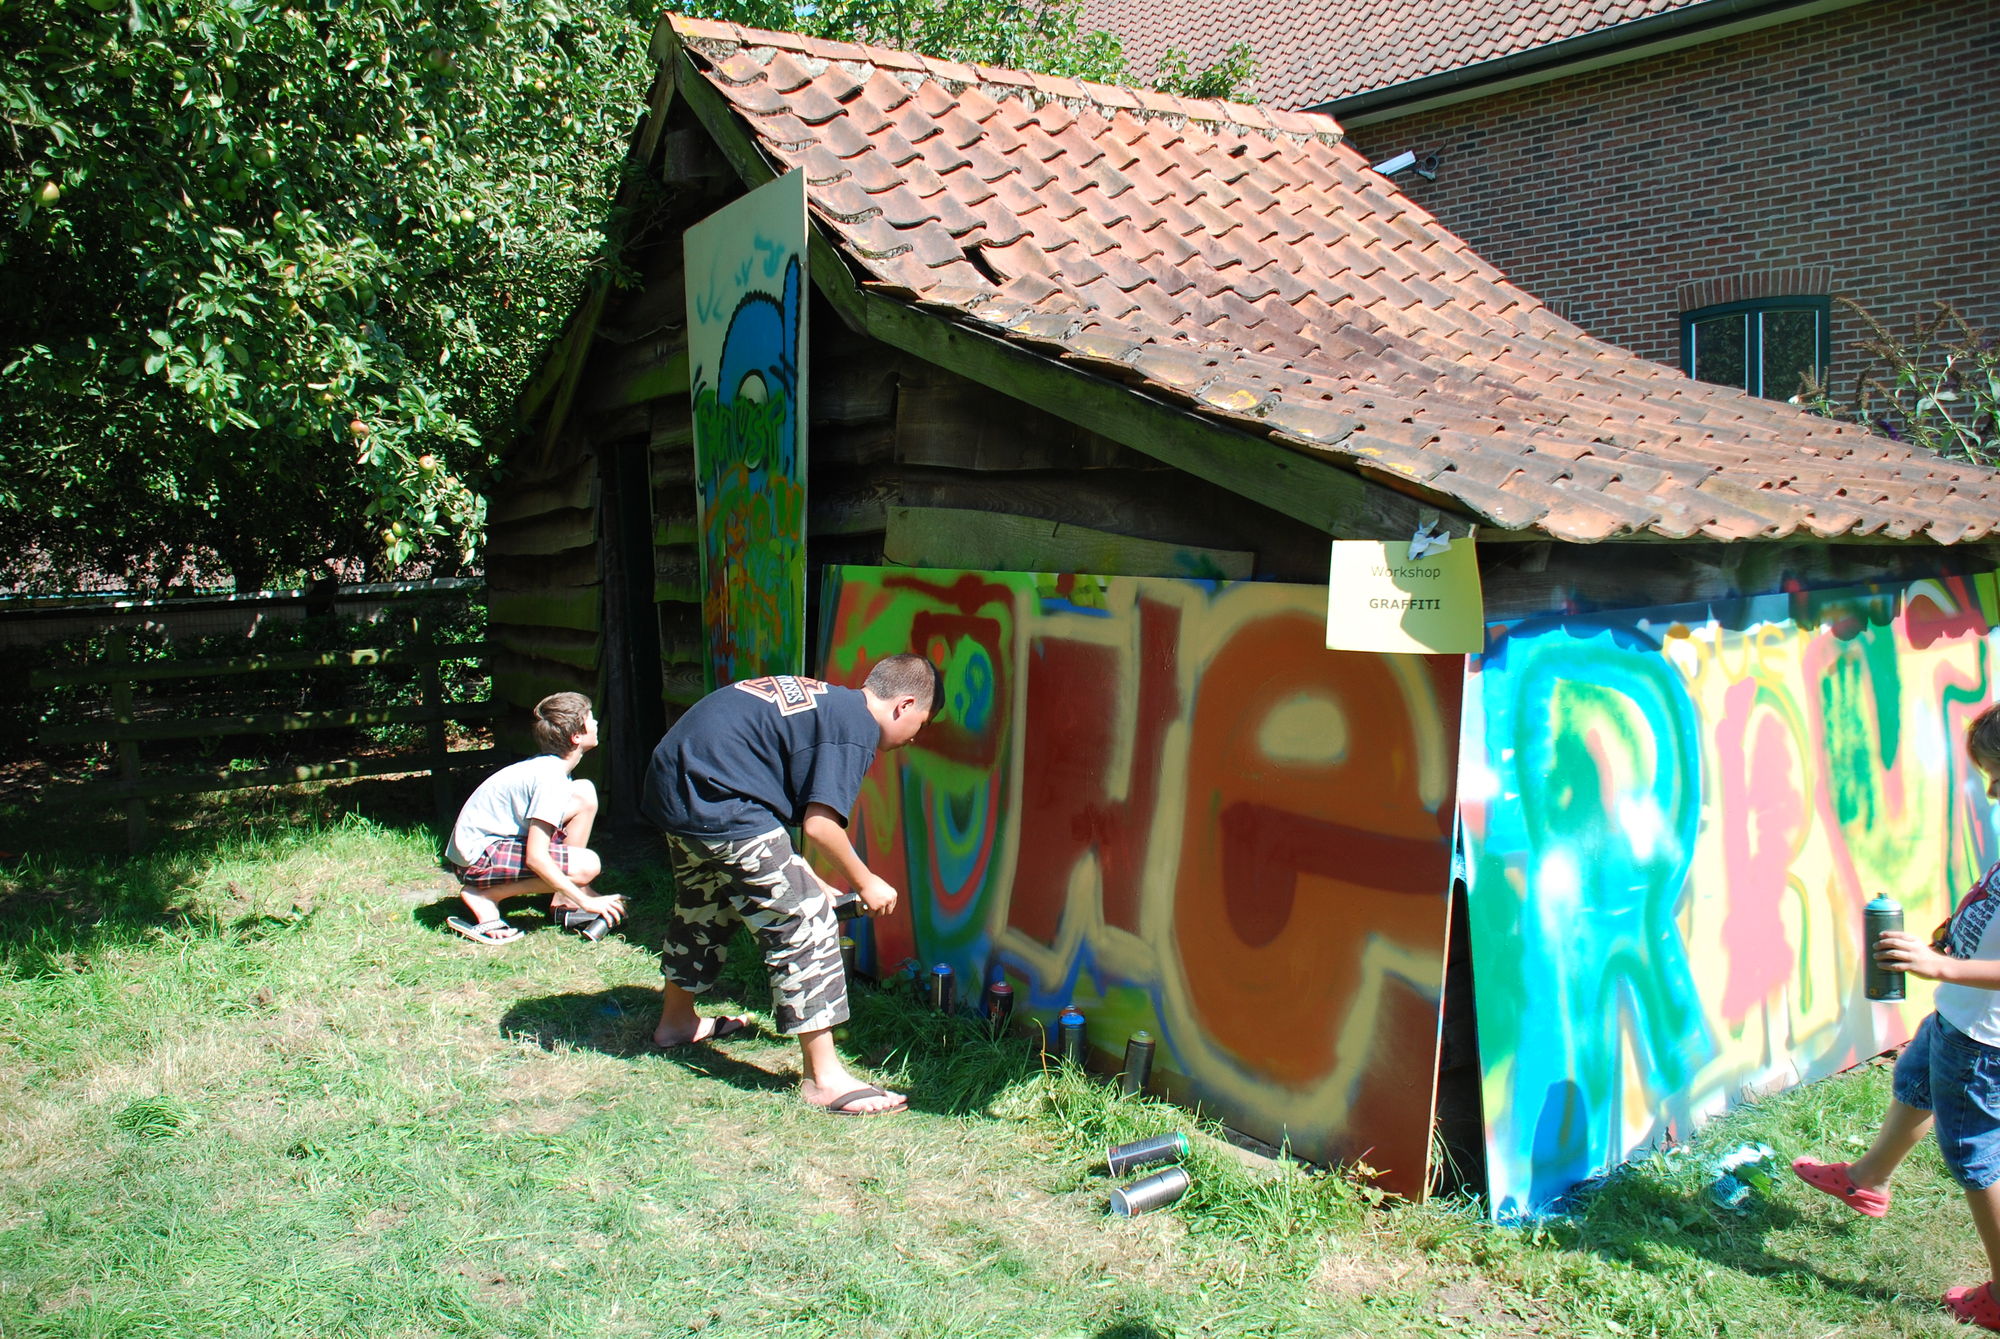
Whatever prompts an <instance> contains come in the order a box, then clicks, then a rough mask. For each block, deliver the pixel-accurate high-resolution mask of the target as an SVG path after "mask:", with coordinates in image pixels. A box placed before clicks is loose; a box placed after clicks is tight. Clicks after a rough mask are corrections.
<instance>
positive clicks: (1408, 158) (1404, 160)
mask: <svg viewBox="0 0 2000 1339" xmlns="http://www.w3.org/2000/svg"><path fill="white" fill-rule="evenodd" d="M1416 165H1417V155H1416V154H1414V153H1399V154H1397V155H1396V156H1395V157H1394V158H1384V159H1383V160H1382V161H1381V162H1379V163H1377V164H1375V170H1376V171H1377V172H1380V173H1381V174H1382V175H1383V176H1385V177H1393V176H1395V175H1396V174H1397V173H1398V172H1401V171H1403V170H1404V169H1406V168H1412V167H1415V166H1416Z"/></svg>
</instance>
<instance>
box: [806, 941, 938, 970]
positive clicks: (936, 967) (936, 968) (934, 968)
mask: <svg viewBox="0 0 2000 1339" xmlns="http://www.w3.org/2000/svg"><path fill="white" fill-rule="evenodd" d="M821 942H822V943H824V942H825V941H824V940H822V941H821ZM931 975H932V976H950V975H951V964H950V963H948V962H941V963H939V964H938V965H937V966H935V967H933V968H931Z"/></svg>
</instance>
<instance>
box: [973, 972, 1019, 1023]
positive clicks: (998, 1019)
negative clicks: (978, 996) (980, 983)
mask: <svg viewBox="0 0 2000 1339" xmlns="http://www.w3.org/2000/svg"><path fill="white" fill-rule="evenodd" d="M979 1012H980V1013H981V1014H982V1015H984V1016H985V1018H986V1026H988V1027H990V1028H992V1029H993V1030H994V1031H995V1032H1005V1031H1006V1030H1007V1027H1008V1025H1009V1024H1011V1023H1012V1022H1013V1021H1014V988H1013V987H1012V986H1010V985H1008V984H1007V983H1006V982H1005V981H995V982H994V983H993V984H992V985H990V986H988V987H987V988H986V998H985V999H984V1000H982V1001H981V1002H980V1006H979Z"/></svg>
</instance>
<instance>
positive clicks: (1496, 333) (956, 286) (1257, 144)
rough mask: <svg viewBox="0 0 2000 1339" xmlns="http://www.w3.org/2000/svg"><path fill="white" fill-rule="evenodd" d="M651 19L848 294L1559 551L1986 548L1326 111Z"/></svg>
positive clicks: (1990, 477)
mask: <svg viewBox="0 0 2000 1339" xmlns="http://www.w3.org/2000/svg"><path fill="white" fill-rule="evenodd" d="M1220 2H1222V3H1236V2H1239V0H1220ZM1240 2H1241V3H1246V4H1247V3H1248V2H1249V0H1240ZM1454 2H1455V3H1461V4H1464V5H1466V6H1468V7H1469V6H1470V4H1471V0H1454ZM1674 2H1675V0H1629V3H1632V4H1640V5H1645V6H1649V8H1648V9H1647V11H1646V12H1648V13H1651V12H1657V10H1658V8H1659V7H1660V6H1662V5H1668V4H1672V3H1674ZM1411 3H1417V4H1429V3H1432V0H1411ZM1383 9H1384V10H1385V11H1387V10H1388V9H1389V7H1388V6H1386V5H1384V6H1383ZM1429 12H1431V13H1432V14H1433V15H1435V13H1436V12H1438V11H1436V10H1435V9H1433V10H1432V11H1429ZM1468 12H1470V11H1469V9H1468ZM1521 12H1522V13H1523V14H1524V15H1527V16H1528V17H1529V18H1531V19H1532V22H1533V23H1534V24H1544V27H1545V26H1546V25H1545V23H1544V20H1543V19H1542V18H1538V17H1534V16H1533V15H1532V14H1530V13H1529V11H1521ZM671 24H672V31H673V33H675V34H676V35H677V37H678V40H679V41H680V42H681V43H682V44H683V46H684V49H685V50H686V51H687V52H688V55H689V58H690V60H691V61H692V68H693V70H694V71H695V75H694V76H693V77H699V78H704V79H707V80H709V81H710V82H711V83H712V84H713V85H714V86H715V88H716V90H717V92H719V93H720V94H721V96H722V98H723V99H724V100H725V101H726V102H727V104H728V105H729V106H730V107H731V108H733V109H734V111H733V114H734V115H735V116H737V117H739V118H740V119H741V121H742V123H743V124H744V125H745V126H747V127H748V131H749V133H750V134H751V135H752V136H754V137H755V138H756V139H757V141H758V142H759V143H760V144H761V145H762V147H763V149H764V152H765V153H766V155H767V156H768V157H769V158H770V159H771V160H774V161H776V162H778V163H780V164H785V163H795V164H798V165H800V166H803V167H804V169H805V171H806V175H807V192H808V198H809V200H810V203H811V208H812V214H813V217H814V218H815V219H817V220H820V223H819V225H818V226H820V227H822V228H823V229H824V230H825V232H826V234H827V235H828V237H829V238H830V239H831V240H832V241H833V243H834V245H835V246H836V247H837V248H838V249H840V250H841V251H843V252H845V253H846V256H847V258H848V261H849V262H850V263H851V264H852V265H854V266H855V267H856V268H857V269H858V270H859V271H860V272H861V274H862V278H863V282H865V283H867V284H869V285H870V286H871V287H873V288H874V289H875V290H876V291H878V292H881V293H884V294H886V295H890V296H892V297H894V298H895V299H896V300H899V301H907V302H911V303H915V304H919V305H922V306H925V307H927V308H929V309H931V310H933V311H936V312H938V313H941V314H942V316H941V319H952V320H965V321H976V322H978V323H980V324H981V326H982V328H985V329H990V330H993V331H996V332H1000V337H1002V338H1005V339H1009V340H1015V341H1019V342H1020V343H1022V344H1023V345H1025V346H1027V347H1030V348H1033V349H1035V350H1037V351H1038V352H1040V353H1043V354H1049V355H1059V356H1063V357H1067V358H1069V359H1070V360H1071V361H1073V362H1079V363H1087V364H1089V365H1090V366H1092V367H1093V368H1094V369H1100V370H1104V371H1106V372H1107V373H1109V374H1112V375H1117V376H1119V377H1121V378H1123V379H1126V380H1130V381H1133V382H1134V383H1136V384H1137V385H1139V386H1141V387H1143V388H1144V389H1147V390H1150V391H1153V392H1156V393H1160V394H1169V395H1174V396H1177V397H1180V398H1182V399H1183V400H1184V401H1185V402H1186V403H1188V404H1189V405H1190V406H1191V407H1192V408H1193V409H1194V410H1195V412H1197V413H1200V414H1204V415H1207V416H1209V417H1212V418H1214V419H1216V420H1217V421H1220V422H1225V423H1228V424H1231V425H1234V426H1237V427H1240V428H1241V429H1242V430H1243V431H1245V432H1248V433H1251V434H1252V435H1254V436H1256V437H1258V438H1260V439H1265V440H1268V441H1270V442H1272V443H1273V446H1272V448H1271V449H1273V450H1277V449H1283V447H1282V446H1280V445H1278V444H1280V443H1284V444H1289V446H1290V447H1291V449H1296V450H1301V451H1306V452H1309V453H1312V454H1316V455H1320V456H1322V457H1324V458H1327V459H1330V460H1333V461H1336V462H1338V463H1340V464H1342V465H1344V466H1345V467H1346V468H1349V469H1352V470H1355V471H1357V472H1359V473H1361V474H1363V475H1364V476H1367V477H1370V478H1376V479H1381V480H1387V481H1391V482H1393V484H1394V486H1396V487H1398V488H1401V489H1403V490H1405V491H1413V490H1414V491H1415V492H1417V493H1418V494H1419V495H1420V496H1424V497H1427V498H1430V499H1433V500H1435V501H1437V502H1439V503H1440V504H1446V505H1450V506H1453V507H1458V508H1464V509H1468V510H1470V511H1471V512H1473V513H1475V514H1477V515H1478V516H1479V517H1481V518H1482V520H1483V522H1484V523H1485V524H1488V525H1491V526H1497V527H1501V528H1514V529H1522V528H1533V529H1537V530H1539V531H1540V532H1542V533H1545V534H1548V535H1551V536H1555V537H1557V538H1561V539H1564V540H1568V541H1572V542H1594V541H1597V540H1602V539H1606V538H1610V537H1613V536H1617V535H1624V534H1634V533H1641V532H1646V533H1650V534H1653V535H1656V536H1659V537H1662V538H1668V539H1689V538H1699V537H1707V538H1711V539H1738V538H1764V539H1775V538H1781V537H1783V536H1787V535H1793V534H1805V535H1811V536H1814V537H1816V538H1819V539H1823V540H1832V539H1839V538H1842V537H1845V536H1856V537H1865V536H1882V537H1888V538H1922V539H1925V540H1928V541H1934V542H1940V543H1957V542H1967V541H1973V540H1980V539H1986V538H1989V537H2000V475H1996V474H1995V473H1993V472H1992V471H1989V470H1986V469H1983V468H1981V467H1978V466H1973V465H1963V464H1957V463H1951V462H1944V461H1940V460H1938V459H1937V458H1935V457H1932V456H1930V455H1928V454H1927V453H1923V452H1919V451H1916V450H1913V449H1912V448H1909V447H1907V446H1905V445H1903V444H1901V443H1897V442H1891V441H1887V440H1885V439H1881V438H1876V437H1873V436H1871V435H1869V434H1867V433H1865V432H1862V431H1860V430H1859V429H1855V428H1853V427H1851V426H1849V427H1841V426H1838V425H1832V424H1829V423H1827V422H1826V421H1824V420H1819V419H1814V418H1811V417H1810V416H1808V415H1805V414H1803V413H1801V412H1799V411H1797V410H1795V409H1793V408H1791V407H1789V406H1786V405H1782V404H1776V403H1772V402H1768V401H1760V400H1754V399H1751V398H1750V397H1748V396H1745V395H1743V394H1742V393H1740V392H1736V391H1729V390H1725V389H1722V388H1719V387H1714V386H1706V385H1702V384H1701V383H1698V382H1693V381H1689V380H1688V379H1686V378H1684V377H1682V376H1680V375H1679V374H1678V373H1677V372H1675V371H1674V370H1672V369H1670V368H1665V367H1661V366H1659V365H1657V364H1652V363H1648V362H1645V361H1643V360H1641V359H1638V358H1636V357H1634V356H1632V355H1630V354H1628V353H1625V352H1623V351H1621V350H1617V349H1614V348H1612V347H1610V346H1608V345H1605V344H1602V343H1600V342H1598V341H1596V340H1593V339H1591V338H1590V337H1589V336H1587V335H1585V334H1584V333H1583V332H1582V331H1581V330H1579V329H1578V328H1577V327H1576V326H1575V325H1573V324H1571V323H1570V322H1568V321H1565V320H1563V319H1562V318H1560V317H1558V316H1556V315H1555V314H1554V313H1553V312H1551V311H1549V309H1548V308H1546V307H1544V306H1542V305H1541V304H1540V303H1539V302H1537V301H1536V300H1535V299H1534V298H1532V297H1531V296H1529V295H1528V294H1526V293H1523V292H1521V291H1520V290H1519V289H1516V288H1514V287H1512V286H1511V285H1509V284H1507V283H1506V281H1505V280H1504V279H1503V278H1502V277H1501V276H1500V274H1499V273H1498V272H1497V271H1496V270H1495V269H1494V268H1493V267H1492V266H1490V265H1488V264H1486V263H1485V262H1484V261H1482V260H1480V259H1479V258H1478V257H1477V256H1476V255H1475V254H1473V253H1472V252H1471V251H1470V249H1469V248H1468V247H1467V246H1466V245H1465V243H1464V242H1463V241H1462V240H1461V239H1459V238H1456V237H1454V236H1452V235H1451V234H1450V233H1449V232H1447V231H1446V230H1445V229H1444V228H1443V227H1442V226H1440V225H1439V224H1438V223H1437V221H1436V220H1435V219H1434V218H1433V217H1432V216H1431V215H1430V214H1429V213H1427V212H1426V211H1424V210H1422V209H1420V208H1418V207H1417V206H1415V205H1414V204H1412V203H1411V202H1410V201H1409V200H1408V199H1407V198H1405V197H1403V196H1402V195H1401V194H1400V193H1399V192H1398V191H1397V190H1396V188H1395V186H1394V184H1393V183H1391V182H1389V181H1387V180H1385V179H1384V178H1382V177H1380V176H1378V175H1376V174H1375V173H1373V172H1371V171H1369V170H1368V167H1367V164H1366V163H1365V162H1364V161H1363V160H1362V159H1361V157H1360V155H1359V154H1358V153H1356V152H1355V151H1354V150H1353V149H1351V148H1349V147H1348V146H1346V145H1344V144H1342V143H1340V142H1339V138H1338V131H1337V128H1336V127H1335V126H1334V125H1333V123H1332V122H1331V121H1329V120H1327V119H1326V118H1323V117H1316V116H1305V115H1300V114H1293V113H1283V112H1271V111H1268V110H1260V109H1258V108H1254V107H1245V106H1241V105H1237V104H1229V103H1218V102H1196V101H1191V100H1188V99H1182V98H1175V97H1169V96H1166V95H1161V94H1154V93H1150V92H1146V91H1143V90H1121V89H1114V88H1107V87H1104V86H1100V85H1094V84H1083V83H1079V82H1077V81H1073V80H1050V79H1048V78H1046V77H1044V76H1031V75H1017V74H1013V73H1011V72H1006V71H997V70H992V69H975V68H974V67H971V66H965V65H959V64H955V63H952V62H943V61H934V60H928V59H922V58H917V57H911V56H908V55H906V54H903V53H897V52H889V51H883V50H879V49H876V48H869V47H858V46H839V45H838V44H825V43H813V42H809V41H807V40H806V39H802V38H795V37H788V36H786V35H784V34H772V33H753V32H750V31H749V30H745V29H740V28H736V27H734V26H731V25H726V24H714V23H707V22H703V21H696V20H686V19H674V20H671ZM1302 26H1304V25H1301V24H1299V23H1297V22H1296V20H1295V19H1294V20H1292V21H1290V23H1289V26H1288V27H1287V26H1279V27H1275V28H1273V29H1271V32H1272V33H1273V34H1274V35H1275V36H1276V37H1278V38H1281V39H1283V40H1288V41H1289V40H1293V38H1294V37H1295V36H1296V33H1295V32H1294V30H1295V29H1298V28H1300V27H1302ZM1433 27H1434V28H1435V30H1436V33H1437V34H1438V38H1437V40H1438V41H1441V42H1445V43H1447V44H1448V43H1450V42H1453V41H1456V40H1457V29H1456V28H1455V27H1454V26H1453V24H1451V23H1445V24H1442V25H1437V24H1434V25H1433ZM1579 30H1580V31H1581V30H1582V29H1579ZM1246 31H1247V30H1246ZM1537 31H1541V29H1537ZM1302 45H1310V44H1309V43H1302ZM1406 45H1408V44H1406ZM1411 49H1412V50H1413V51H1414V50H1420V49H1421V47H1420V46H1419V47H1412V48H1411ZM835 61H837V62H838V66H837V68H836V66H835V65H833V64H829V63H828V62H835ZM1031 90H1032V91H1031Z"/></svg>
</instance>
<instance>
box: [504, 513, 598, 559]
mask: <svg viewBox="0 0 2000 1339" xmlns="http://www.w3.org/2000/svg"><path fill="white" fill-rule="evenodd" d="M596 543H597V511H596V509H595V508H591V509H588V510H586V509H583V508H570V509H568V510H564V511H554V512H548V513H546V514H544V515H542V516H537V517H534V518H532V519H530V520H525V521H512V522H509V523H507V524H504V525H497V526H494V527H492V528H491V529H489V530H488V531H487V532H486V551H487V552H488V553H492V554H496V555H498V556H500V557H545V556H547V555H549V554H553V553H567V552H568V551H569V550H571V549H588V548H592V547H594V546H595V545H596Z"/></svg>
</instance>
